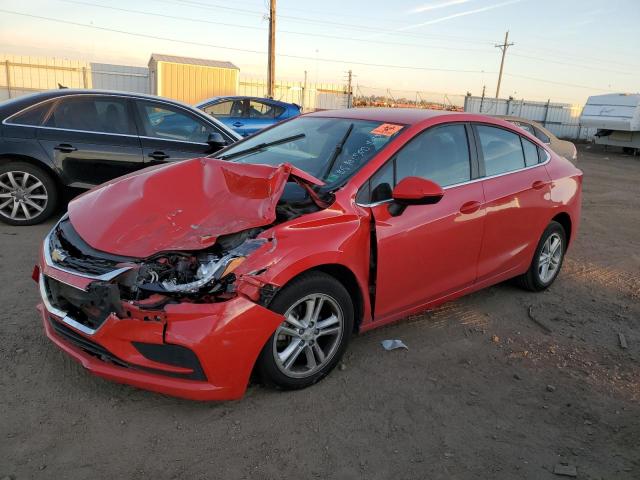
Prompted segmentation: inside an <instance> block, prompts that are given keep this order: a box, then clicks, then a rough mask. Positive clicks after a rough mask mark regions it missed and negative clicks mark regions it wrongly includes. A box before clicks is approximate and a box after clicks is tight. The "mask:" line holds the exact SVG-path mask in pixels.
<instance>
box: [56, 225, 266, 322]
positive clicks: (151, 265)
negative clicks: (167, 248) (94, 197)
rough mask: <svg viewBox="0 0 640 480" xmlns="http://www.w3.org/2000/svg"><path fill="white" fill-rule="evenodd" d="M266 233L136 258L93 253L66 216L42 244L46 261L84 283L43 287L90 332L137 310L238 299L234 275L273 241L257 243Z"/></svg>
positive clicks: (231, 236)
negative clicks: (202, 246)
mask: <svg viewBox="0 0 640 480" xmlns="http://www.w3.org/2000/svg"><path fill="white" fill-rule="evenodd" d="M264 230H265V228H252V229H249V230H245V231H242V232H239V233H233V234H229V235H222V236H220V237H218V238H217V240H216V243H215V244H214V245H212V246H211V247H208V248H206V249H203V250H200V251H195V252H184V251H172V252H162V253H159V254H156V255H153V256H151V257H149V258H146V259H135V258H131V257H123V256H118V255H110V254H107V253H104V252H100V251H98V250H96V249H94V248H92V247H91V246H89V245H88V244H87V243H86V242H84V241H83V240H82V238H81V237H80V236H79V235H78V234H77V232H76V231H75V229H74V227H73V225H72V224H71V222H70V220H69V218H68V217H64V218H63V219H62V220H60V222H59V223H58V224H57V225H56V226H55V227H54V228H53V230H52V231H51V233H50V234H49V235H48V236H47V238H46V240H45V245H44V259H45V262H46V263H47V264H48V265H49V266H50V267H53V268H55V269H58V270H61V271H63V272H67V273H69V274H72V275H78V276H80V277H81V278H85V279H87V280H88V282H87V283H86V286H84V287H83V288H77V287H76V286H71V285H68V284H67V283H65V282H64V281H59V280H56V279H54V278H49V279H47V280H46V287H47V290H48V294H49V297H50V299H51V301H52V303H53V304H55V305H56V306H57V307H58V308H60V309H62V310H64V311H66V312H69V313H70V314H72V316H73V318H76V319H80V320H79V321H80V322H81V323H82V324H84V325H85V326H86V327H88V328H90V329H93V330H95V329H97V328H99V326H100V325H101V323H102V322H103V321H104V320H105V319H106V318H107V317H108V316H109V315H110V314H112V313H113V314H115V315H116V316H117V317H119V318H127V317H129V318H130V317H131V316H132V315H133V312H134V311H135V309H139V310H145V311H154V310H156V311H158V310H161V309H162V308H163V307H164V306H165V305H167V304H169V303H178V302H187V303H216V302H221V301H225V300H229V299H230V298H233V297H234V296H235V295H236V276H235V274H234V271H235V270H236V269H237V268H238V267H239V266H240V265H242V263H243V262H244V261H245V260H246V259H247V257H248V256H249V255H251V254H252V253H253V252H255V251H256V250H257V249H259V248H260V247H262V246H264V245H265V244H267V243H269V242H271V241H273V239H270V238H257V237H258V235H259V234H260V233H262V232H263V231H264ZM152 317H153V318H156V317H157V318H159V316H152Z"/></svg>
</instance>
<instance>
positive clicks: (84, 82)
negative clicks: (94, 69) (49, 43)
mask: <svg viewBox="0 0 640 480" xmlns="http://www.w3.org/2000/svg"><path fill="white" fill-rule="evenodd" d="M89 69H90V67H89V64H88V63H87V62H82V61H79V60H67V59H61V58H51V57H29V56H19V55H0V100H6V99H9V98H15V97H19V96H21V95H26V94H28V93H34V92H40V91H42V90H49V89H53V88H58V87H59V86H65V87H69V88H91V87H92V84H91V75H90V74H89Z"/></svg>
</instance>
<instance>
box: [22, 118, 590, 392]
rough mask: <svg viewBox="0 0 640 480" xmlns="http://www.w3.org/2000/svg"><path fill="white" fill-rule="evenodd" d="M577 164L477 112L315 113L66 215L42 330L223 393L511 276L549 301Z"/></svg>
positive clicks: (51, 248) (309, 378) (177, 388)
mask: <svg viewBox="0 0 640 480" xmlns="http://www.w3.org/2000/svg"><path fill="white" fill-rule="evenodd" d="M581 186H582V172H581V171H580V170H578V169H577V168H576V167H575V166H573V165H572V164H571V163H570V162H569V161H567V160H565V159H563V158H561V157H559V156H557V155H556V154H554V153H553V152H552V151H551V150H549V149H548V148H547V147H546V146H545V145H544V144H542V143H541V142H540V141H539V140H538V139H537V138H535V137H534V136H532V135H529V134H528V133H527V132H525V131H524V130H522V129H520V128H518V127H515V126H513V125H512V124H510V123H507V122H505V121H502V120H498V119H494V118H489V117H485V116H482V115H471V114H460V113H449V112H431V111H424V110H386V109H352V110H345V111H329V112H319V113H314V114H311V115H305V116H301V117H298V118H295V119H293V120H290V121H287V122H284V123H282V124H279V125H276V126H274V127H272V128H270V129H269V130H266V131H263V132H261V133H259V134H257V135H255V136H253V137H250V138H248V139H246V140H244V141H242V142H240V143H237V144H235V145H233V146H231V147H228V148H226V149H225V150H222V151H221V152H220V153H219V154H217V158H197V159H193V160H187V161H184V162H180V163H175V164H170V165H162V166H158V167H152V168H149V169H146V170H143V171H140V172H137V173H134V174H131V175H129V176H126V177H122V178H119V179H116V180H113V181H111V182H109V183H106V184H104V185H102V186H101V187H98V188H96V189H94V190H91V191H90V192H87V193H85V194H84V195H82V196H80V197H78V198H77V199H75V200H74V201H72V202H71V203H70V204H69V212H68V215H66V216H64V217H63V218H62V219H61V220H60V222H59V223H58V224H57V225H56V226H55V227H54V228H53V229H52V230H51V232H50V233H49V235H48V236H47V238H46V239H45V241H44V245H43V249H42V255H41V260H40V264H39V266H38V267H37V268H36V270H35V271H34V278H36V279H37V280H38V282H39V285H40V292H41V295H42V304H41V305H40V306H39V310H40V312H41V313H42V319H43V322H44V327H45V329H46V333H47V335H48V337H49V338H50V339H51V340H52V341H53V342H54V343H56V344H57V345H58V346H59V347H60V348H61V349H63V350H64V351H65V352H67V353H68V354H69V355H71V356H72V357H74V358H75V359H76V360H78V361H79V362H81V363H82V364H83V365H84V366H85V367H86V368H87V369H88V370H89V371H91V372H92V373H94V374H96V375H99V376H101V377H104V378H108V379H110V380H114V381H117V382H122V383H126V384H129V385H134V386H137V387H140V388H145V389H149V390H154V391H157V392H162V393H166V394H170V395H176V396H180V397H186V398H191V399H200V400H209V399H216V400H227V399H235V398H239V397H241V396H242V394H243V393H244V391H245V389H246V387H247V384H248V382H249V378H250V376H251V375H252V373H255V374H256V375H257V376H258V377H259V378H261V379H262V381H263V382H264V383H265V384H267V385H272V386H276V387H280V388H288V389H291V388H302V387H306V386H309V385H311V384H313V383H315V382H317V381H318V380H320V379H321V378H322V377H324V376H325V375H326V374H327V373H329V372H330V371H331V369H332V368H333V367H334V366H335V365H336V364H337V362H338V361H339V359H340V357H341V356H342V354H343V353H344V351H345V349H346V348H347V344H348V342H349V339H350V337H351V335H352V334H353V333H354V332H361V331H365V330H369V329H372V328H375V327H378V326H381V325H385V324H387V323H389V322H393V321H395V320H398V319H401V318H403V317H406V316H407V315H410V314H412V313H415V312H418V311H421V310H425V309H428V308H431V307H434V306H436V305H438V304H440V303H442V302H445V301H448V300H451V299H454V298H457V297H460V296H461V295H465V294H467V293H470V292H473V291H475V290H478V289H481V288H484V287H487V286H489V285H492V284H495V283H498V282H502V281H504V280H507V279H511V278H516V279H517V281H518V282H519V283H520V284H521V285H522V286H523V287H525V288H528V289H530V290H534V291H535V290H543V289H545V288H547V287H548V286H549V285H550V284H551V283H552V282H553V281H554V280H555V278H556V277H557V275H558V273H559V271H560V268H561V267H562V261H563V257H564V255H565V252H566V250H567V247H568V246H569V245H570V244H571V242H572V241H573V239H574V238H575V236H576V232H577V229H578V222H579V219H580V202H581Z"/></svg>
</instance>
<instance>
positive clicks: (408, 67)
mask: <svg viewBox="0 0 640 480" xmlns="http://www.w3.org/2000/svg"><path fill="white" fill-rule="evenodd" d="M0 12H2V13H8V14H11V15H19V16H23V17H28V18H36V19H39V20H46V21H50V22H55V23H62V24H66V25H74V26H77V27H84V28H90V29H94V30H101V31H105V32H112V33H120V34H123V35H130V36H134V37H140V38H148V39H151V40H162V41H167V42H175V43H182V44H185V45H195V46H199V47H211V48H219V49H222V50H231V51H235V52H245V53H255V54H259V55H265V54H266V53H267V52H266V51H264V50H252V49H247V48H238V47H227V46H224V45H214V44H211V43H204V42H194V41H189V40H180V39H177V38H169V37H162V36H159V35H150V34H145V33H137V32H129V31H127V30H118V29H115V28H108V27H100V26H98V25H88V24H85V23H79V22H73V21H70V20H63V19H59V18H52V17H44V16H41V15H33V14H30V13H23V12H15V11H12V10H5V9H0ZM278 56H280V57H285V58H294V59H299V60H316V61H319V62H327V63H341V64H349V65H363V66H367V67H381V68H397V69H405V70H421V71H431V72H455V73H495V72H487V71H484V70H461V69H454V68H439V67H419V66H413V65H393V64H386V63H368V62H360V61H356V60H339V59H334V58H321V57H317V58H310V57H308V56H304V55H292V54H285V53H280V54H278Z"/></svg>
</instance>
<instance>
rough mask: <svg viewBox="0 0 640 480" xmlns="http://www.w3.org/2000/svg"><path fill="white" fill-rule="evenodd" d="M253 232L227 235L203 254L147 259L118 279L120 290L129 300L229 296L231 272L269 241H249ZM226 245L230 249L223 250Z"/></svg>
mask: <svg viewBox="0 0 640 480" xmlns="http://www.w3.org/2000/svg"><path fill="white" fill-rule="evenodd" d="M255 230H258V229H252V230H250V231H245V232H241V233H239V234H234V235H231V236H226V237H227V238H223V239H221V240H222V241H220V242H217V243H216V244H215V245H214V247H213V248H210V249H207V250H205V251H202V252H194V253H190V252H167V253H163V254H160V255H158V256H156V257H154V258H151V259H148V260H146V261H144V262H143V263H140V264H139V265H138V266H137V267H136V268H133V269H132V270H131V271H130V272H129V273H127V274H125V275H123V276H122V277H121V280H120V282H119V283H120V285H121V287H122V288H121V289H122V290H128V291H129V292H127V293H129V295H126V296H127V297H129V298H130V299H132V300H140V299H144V298H147V297H148V296H149V295H152V294H160V295H169V296H174V297H175V296H179V297H191V298H192V299H194V300H196V299H202V297H203V296H204V299H205V300H209V301H211V300H212V299H211V298H210V296H212V295H219V294H224V293H232V292H231V291H229V289H228V287H229V286H230V285H231V284H233V283H234V281H235V275H234V274H233V271H234V270H235V269H236V268H237V267H238V266H240V265H241V264H242V263H243V262H244V260H245V259H246V257H247V256H248V255H250V254H251V253H252V252H254V251H255V250H256V249H258V248H259V247H261V246H262V245H264V244H265V243H266V242H268V240H267V239H264V238H261V239H257V238H252V236H251V234H253V236H255V235H257V233H259V230H258V232H255ZM228 237H232V238H228ZM228 244H231V245H232V247H231V248H225V246H227V245H228ZM123 293H125V292H123Z"/></svg>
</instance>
